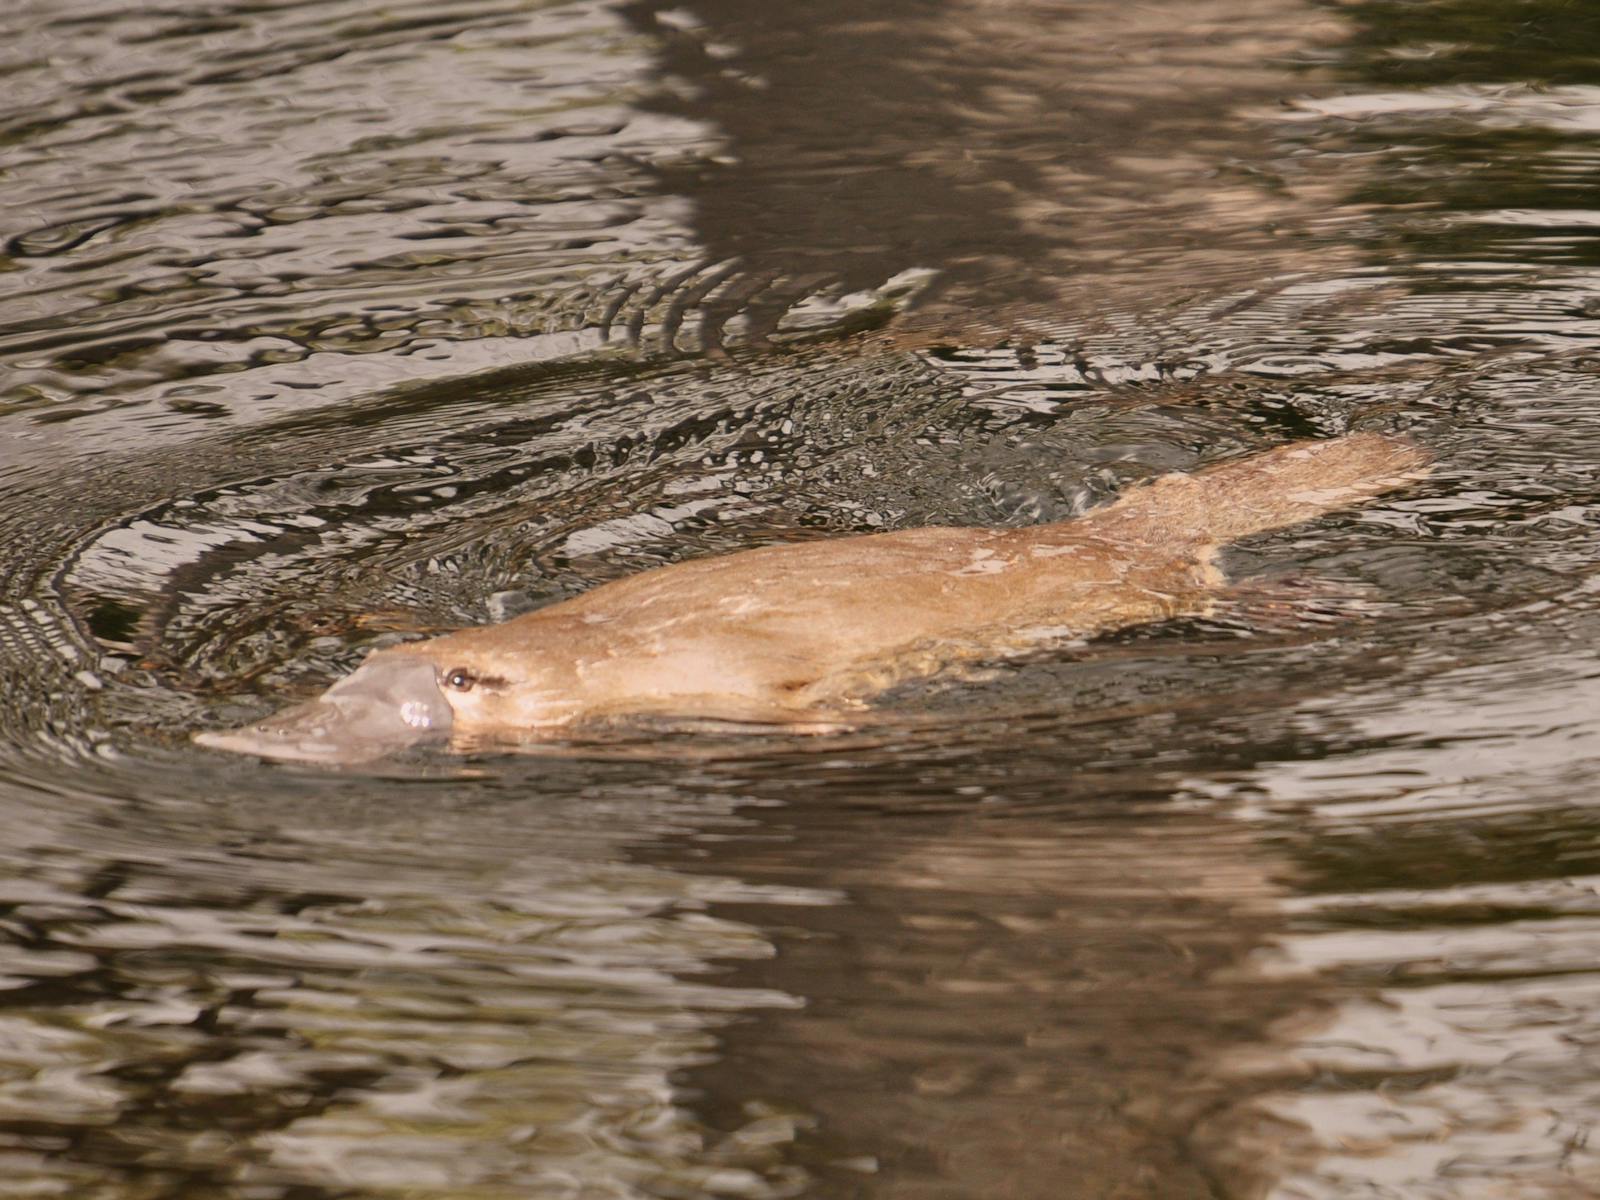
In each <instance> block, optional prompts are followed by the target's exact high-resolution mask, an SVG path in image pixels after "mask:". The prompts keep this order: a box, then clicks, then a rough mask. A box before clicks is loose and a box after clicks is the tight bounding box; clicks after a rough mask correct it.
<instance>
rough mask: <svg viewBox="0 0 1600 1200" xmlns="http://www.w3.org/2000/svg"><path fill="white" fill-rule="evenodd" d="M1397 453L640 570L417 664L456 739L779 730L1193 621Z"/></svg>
mask: <svg viewBox="0 0 1600 1200" xmlns="http://www.w3.org/2000/svg"><path fill="white" fill-rule="evenodd" d="M1428 462H1429V458H1428V456H1427V454H1426V453H1425V452H1424V451H1422V450H1421V449H1419V448H1418V447H1417V446H1415V445H1414V444H1413V443H1411V442H1410V441H1408V440H1406V439H1403V438H1395V437H1387V436H1383V435H1378V434H1354V435H1351V436H1348V437H1344V438H1339V439H1335V440H1331V441H1320V442H1298V443H1294V444H1291V445H1287V446H1282V447H1279V448H1278V449H1275V450H1270V451H1267V452H1266V453H1263V454H1259V455H1256V456H1254V457H1251V458H1246V459H1242V460H1235V461H1232V462H1227V463H1223V464H1221V465H1219V466H1216V467H1212V468H1209V469H1207V470H1204V471H1200V472H1197V473H1195V474H1193V475H1169V476H1165V477H1163V478H1160V479H1157V480H1155V481H1153V482H1151V483H1148V484H1145V485H1142V486H1139V487H1136V488H1133V489H1131V490H1130V491H1128V492H1127V493H1126V494H1125V495H1123V496H1122V497H1121V498H1120V499H1118V500H1117V501H1116V502H1115V503H1113V504H1111V505H1109V506H1107V507H1106V508H1104V509H1101V510H1099V511H1097V512H1094V513H1090V514H1089V515H1088V516H1085V517H1083V518H1081V519H1079V520H1075V521H1068V522H1061V523H1057V524H1050V525H1039V526H1034V527H1031V528H1025V529H967V528H953V529H951V528H926V529H911V530H905V531H903V532H899V533H886V534H877V535H870V536H865V537H850V538H837V539H832V540H825V541H818V542H808V543H803V544H798V545H784V546H771V547H766V548H762V549H757V550H749V551H744V552H742V553H738V554H731V555H727V556H723V557H717V558H708V559H700V560H695V561H691V562H685V563H679V564H676V565H673V566H669V567H663V568H659V569H657V570H653V571H647V572H644V573H642V574H639V575H635V576H632V577H630V578H627V579H621V580H618V581H615V582H613V583H608V584H605V585H603V586H601V587H598V588H595V589H594V590H593V591H591V592H588V593H586V594H584V595H582V596H578V597H576V598H574V599H572V600H568V601H565V602H562V603H560V604H556V605H552V606H551V607H549V608H545V609H541V610H539V611H537V612H533V613H530V614H528V615H526V616H523V617H519V618H517V619H515V620H512V621H508V622H506V623H504V624H501V625H493V626H486V627H483V628H478V629H467V630H463V631H461V632H459V633H452V634H448V635H446V636H444V637H439V638H434V639H431V640H428V641H424V642H417V643H413V644H410V645H406V646H400V647H395V648H393V649H389V650H384V651H380V652H379V654H383V655H421V656H424V657H426V658H428V659H430V660H432V662H433V663H434V664H435V665H436V666H437V667H438V669H439V671H440V672H441V676H443V675H444V674H446V673H449V672H453V671H456V670H461V671H465V672H467V673H468V674H470V675H472V676H474V677H476V678H477V680H478V682H476V683H475V684H473V685H472V686H471V687H470V688H468V689H467V690H465V691H452V692H451V694H450V703H451V707H452V708H453V709H454V711H455V729H456V731H457V732H458V733H459V734H466V735H469V736H470V735H472V734H491V735H492V734H496V733H506V732H512V731H519V730H525V729H531V728H537V727H541V726H549V725H561V724H566V723H569V722H573V721H581V720H586V719H591V718H595V717H603V716H611V715H616V714H622V713H635V712H656V713H670V714H673V715H680V716H685V717H719V718H730V719H739V720H753V721H794V720H802V719H806V718H808V717H814V716H816V715H817V714H819V713H826V712H829V711H837V710H839V709H841V708H844V707H847V706H849V705H853V704H857V703H859V702H861V701H862V700H864V699H865V698H867V697H868V696H870V695H871V694H872V693H874V692H876V691H880V690H882V689H883V688H884V687H887V686H889V685H891V684H893V683H895V682H897V681H899V680H902V679H905V678H908V677H915V676H920V675H926V674H929V673H932V672H933V671H936V670H938V669H940V668H941V667H943V666H946V665H948V664H949V663H951V662H952V661H957V660H960V659H963V658H969V657H973V656H976V655H980V654H989V655H992V654H995V653H1006V652H1011V651H1015V650H1019V649H1024V648H1026V647H1027V646H1029V645H1030V644H1038V642H1039V641H1040V640H1042V639H1045V638H1049V637H1056V638H1059V637H1062V636H1066V637H1087V636H1091V635H1093V634H1097V633H1102V632H1105V631H1107V630H1111V629H1116V628H1120V627H1123V626H1127V625H1134V624H1140V623H1144V622H1148V621H1153V620H1159V619H1162V618H1165V617H1171V616H1175V615H1179V614H1186V613H1198V612H1203V611H1205V609H1206V608H1207V607H1208V606H1209V604H1210V603H1211V602H1212V600H1213V599H1214V597H1215V596H1216V594H1217V592H1218V590H1219V589H1220V588H1221V586H1222V584H1223V582H1224V581H1223V579H1222V576H1221V574H1220V572H1219V571H1218V569H1217V567H1216V565H1215V561H1214V560H1215V554H1216V551H1217V549H1218V547H1220V546H1221V545H1223V544H1226V543H1227V542H1230V541H1233V540H1235V539H1237V538H1240V537H1243V536H1245V535H1247V534H1250V533H1255V532H1260V531H1263V530H1269V529H1276V528H1281V527H1283V526H1287V525H1292V524H1296V523H1299V522H1301V521H1305V520H1308V519H1310V518H1313V517H1316V516H1319V515H1321V514H1323V513H1326V512H1329V511H1332V510H1334V509H1338V508H1345V507H1348V506H1350V505H1353V504H1357V503H1360V502H1361V501H1364V500H1367V499H1370V498H1371V497H1373V496H1376V495H1379V494H1381V493H1383V492H1385V491H1389V490H1391V489H1393V488H1395V487H1398V486H1401V485H1402V484H1404V483H1406V482H1409V481H1411V480H1415V479H1417V478H1419V477H1420V476H1421V475H1423V474H1425V473H1426V470H1427V465H1428Z"/></svg>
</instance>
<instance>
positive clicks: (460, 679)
mask: <svg viewBox="0 0 1600 1200" xmlns="http://www.w3.org/2000/svg"><path fill="white" fill-rule="evenodd" d="M477 682H478V681H477V680H476V679H474V678H473V675H472V672H471V671H469V670H467V669H466V668H465V667H451V668H450V670H448V671H446V672H445V673H444V685H445V687H447V688H452V689H453V690H455V691H458V692H470V691H471V690H472V685H473V684H475V683H477Z"/></svg>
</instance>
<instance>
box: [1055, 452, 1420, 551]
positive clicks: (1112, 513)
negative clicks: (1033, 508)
mask: <svg viewBox="0 0 1600 1200" xmlns="http://www.w3.org/2000/svg"><path fill="white" fill-rule="evenodd" d="M1432 461H1433V459H1432V457H1431V456H1430V455H1429V454H1428V452H1427V451H1425V450H1423V449H1422V448H1421V447H1420V446H1418V445H1417V444H1416V443H1415V442H1413V441H1411V440H1410V439H1409V438H1404V437H1390V436H1386V435H1384V434H1378V433H1353V434H1350V435H1348V436H1346V437H1341V438H1334V439H1333V440H1331V441H1306V442H1291V443H1289V444H1288V445H1287V446H1279V447H1278V448H1277V449H1275V450H1268V451H1267V452H1266V453H1265V454H1257V455H1255V456H1254V457H1251V458H1243V459H1237V460H1235V461H1232V462H1225V463H1219V464H1218V465H1216V466H1214V467H1208V468H1207V469H1206V470H1203V471H1197V472H1196V473H1195V474H1193V475H1164V476H1162V477H1161V478H1160V479H1156V480H1153V481H1152V482H1150V483H1146V484H1141V485H1140V486H1138V487H1135V488H1133V489H1131V490H1130V491H1128V492H1126V493H1124V494H1123V495H1122V496H1120V497H1119V498H1118V499H1117V500H1116V501H1115V502H1114V503H1112V504H1110V505H1108V506H1107V507H1105V508H1103V509H1100V510H1099V511H1098V512H1094V513H1090V514H1089V515H1088V516H1087V517H1085V518H1084V524H1085V525H1087V526H1091V527H1092V528H1093V531H1094V533H1095V535H1096V536H1099V537H1110V538H1116V539H1119V540H1131V541H1143V542H1149V543H1151V544H1153V545H1160V546H1171V545H1175V544H1184V543H1188V544H1195V543H1200V544H1202V545H1204V544H1211V545H1222V544H1224V543H1227V542H1231V541H1233V540H1234V539H1236V538H1241V537H1244V536H1245V535H1246V534H1251V533H1260V532H1262V531H1263V530H1267V529H1281V528H1283V527H1284V526H1286V525H1295V524H1298V523H1299V522H1301V521H1309V520H1310V519H1311V518H1312V517H1317V516H1321V515H1322V514H1323V513H1326V512H1332V511H1334V510H1335V509H1340V508H1349V507H1350V506H1352V505H1355V504H1359V503H1361V502H1362V501H1364V500H1370V499H1371V498H1372V497H1374V496H1380V495H1382V494H1383V493H1384V492H1388V491H1393V490H1394V489H1395V488H1398V487H1403V486H1404V485H1405V484H1407V483H1411V482H1413V481H1415V480H1418V479H1421V478H1423V477H1424V476H1425V475H1427V473H1428V467H1429V464H1430V463H1431V462H1432Z"/></svg>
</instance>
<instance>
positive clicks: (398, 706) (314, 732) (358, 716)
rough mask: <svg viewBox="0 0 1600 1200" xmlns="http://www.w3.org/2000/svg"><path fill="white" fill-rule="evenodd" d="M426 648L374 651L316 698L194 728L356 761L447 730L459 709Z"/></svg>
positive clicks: (245, 743) (243, 745)
mask: <svg viewBox="0 0 1600 1200" xmlns="http://www.w3.org/2000/svg"><path fill="white" fill-rule="evenodd" d="M444 688H445V681H444V680H443V679H441V678H440V672H439V669H438V668H437V667H436V666H435V665H434V664H433V662H432V661H431V660H430V659H427V658H424V657H422V656H420V655H400V654H391V653H382V652H380V653H378V654H374V655H372V656H371V657H369V658H368V659H367V661H366V662H364V663H363V664H362V665H361V666H360V667H358V668H357V669H356V670H354V671H352V672H351V673H350V674H349V675H347V676H345V677H344V678H343V679H341V680H339V682H338V683H336V684H334V685H333V686H332V687H330V688H329V689H328V690H327V691H325V692H324V693H322V695H320V696H318V697H317V698H316V699H315V700H310V701H307V702H306V703H304V704H299V705H296V706H295V707H294V708H289V709H285V710H284V711H283V712H280V713H278V714H276V715H274V716H271V717H268V718H267V719H266V720H264V721H260V722H258V723H256V724H254V725H245V726H243V727H241V728H239V729H223V730H214V731H208V732H204V733H197V734H195V738H194V740H195V741H196V742H198V743H199V744H200V745H202V746H209V747H211V748H212V749H215V750H232V751H235V752H237V753H240V754H259V755H262V756H263V757H266V758H286V759H293V760H296V761H300V762H322V763H354V762H365V761H368V760H370V759H374V758H379V757H382V756H383V755H385V754H389V753H392V752H393V751H395V750H397V749H400V748H401V747H404V746H408V745H411V744H412V743H415V742H420V741H423V740H427V739H437V738H443V737H448V736H449V734H450V730H451V727H452V726H453V725H454V724H455V710H454V709H453V708H452V707H451V705H450V701H449V700H448V699H447V698H446V696H445V690H444Z"/></svg>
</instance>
